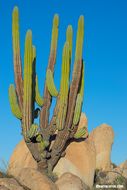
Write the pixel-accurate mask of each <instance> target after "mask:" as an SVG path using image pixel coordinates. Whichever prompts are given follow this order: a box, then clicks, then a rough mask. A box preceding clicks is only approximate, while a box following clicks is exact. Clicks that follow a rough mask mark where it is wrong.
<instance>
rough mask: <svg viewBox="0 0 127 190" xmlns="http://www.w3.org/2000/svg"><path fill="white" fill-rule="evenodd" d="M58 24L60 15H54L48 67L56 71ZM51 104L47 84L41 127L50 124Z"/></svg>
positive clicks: (41, 114)
mask: <svg viewBox="0 0 127 190" xmlns="http://www.w3.org/2000/svg"><path fill="white" fill-rule="evenodd" d="M58 25H59V17H58V15H55V16H54V19H53V27H52V39H51V48H50V56H49V63H48V69H50V70H51V71H52V73H54V65H55V62H56V50H57V41H58ZM50 105H51V95H50V93H49V91H48V88H47V85H46V84H45V87H44V104H43V109H42V110H41V113H40V128H41V129H43V128H46V127H47V126H48V117H49V108H50Z"/></svg>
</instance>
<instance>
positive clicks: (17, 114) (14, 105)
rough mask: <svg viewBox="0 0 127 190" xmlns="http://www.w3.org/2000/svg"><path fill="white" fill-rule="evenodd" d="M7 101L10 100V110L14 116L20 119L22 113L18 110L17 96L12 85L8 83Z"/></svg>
mask: <svg viewBox="0 0 127 190" xmlns="http://www.w3.org/2000/svg"><path fill="white" fill-rule="evenodd" d="M9 101H10V106H11V111H12V113H13V114H14V116H15V117H17V118H18V119H22V113H21V111H20V108H19V105H18V102H17V96H16V92H15V87H14V85H10V87H9Z"/></svg>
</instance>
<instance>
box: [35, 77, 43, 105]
mask: <svg viewBox="0 0 127 190" xmlns="http://www.w3.org/2000/svg"><path fill="white" fill-rule="evenodd" d="M35 85H36V86H35V100H36V103H37V104H38V105H39V106H40V107H42V106H43V98H42V97H41V95H40V92H39V86H38V77H37V75H36V84H35Z"/></svg>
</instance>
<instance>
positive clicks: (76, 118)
mask: <svg viewBox="0 0 127 190" xmlns="http://www.w3.org/2000/svg"><path fill="white" fill-rule="evenodd" d="M81 107H82V97H81V95H80V94H78V95H77V99H76V106H75V111H74V117H73V125H77V124H78V122H79V119H80V115H81Z"/></svg>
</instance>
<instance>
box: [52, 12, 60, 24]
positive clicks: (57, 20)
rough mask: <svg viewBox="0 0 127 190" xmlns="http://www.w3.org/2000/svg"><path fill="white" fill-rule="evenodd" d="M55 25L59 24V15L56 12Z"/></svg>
mask: <svg viewBox="0 0 127 190" xmlns="http://www.w3.org/2000/svg"><path fill="white" fill-rule="evenodd" d="M53 25H54V26H58V25H59V15H58V14H55V15H54V19H53Z"/></svg>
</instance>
